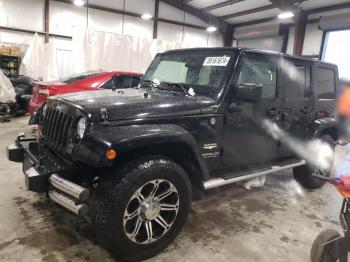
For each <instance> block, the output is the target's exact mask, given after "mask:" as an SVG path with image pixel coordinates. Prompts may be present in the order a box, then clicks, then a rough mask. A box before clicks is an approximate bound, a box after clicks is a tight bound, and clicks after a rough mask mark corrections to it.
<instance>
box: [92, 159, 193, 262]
mask: <svg viewBox="0 0 350 262" xmlns="http://www.w3.org/2000/svg"><path fill="white" fill-rule="evenodd" d="M170 191H171V192H172V193H170V194H169V193H167V192H170ZM165 195H167V196H165ZM191 195H192V192H191V184H190V181H189V179H188V177H187V175H186V173H185V171H184V170H183V169H182V167H181V166H179V165H178V164H176V163H175V162H173V161H171V160H169V159H167V158H163V157H143V158H140V159H137V160H133V161H130V162H128V163H127V164H126V165H125V166H123V167H119V168H117V169H115V170H113V171H112V172H111V174H109V175H107V177H106V178H102V181H101V182H100V183H99V184H98V186H97V189H96V192H95V195H94V197H93V200H92V203H91V220H92V225H93V230H94V232H95V234H96V236H97V239H98V241H99V242H100V243H101V244H102V245H103V246H105V247H106V248H107V249H108V250H109V251H110V252H111V253H112V254H113V255H114V256H115V258H116V259H117V260H118V261H120V260H122V261H140V260H144V259H147V258H150V257H152V256H154V255H156V254H157V253H159V252H160V251H161V250H163V249H164V248H166V247H167V246H168V245H169V244H170V243H171V242H172V241H173V240H174V239H175V237H176V236H177V235H178V234H179V232H180V231H181V229H182V227H183V226H184V224H185V222H186V219H187V216H188V213H189V210H190V206H191ZM147 201H148V202H147ZM169 209H171V210H169ZM164 222H165V223H164ZM136 232H137V233H136Z"/></svg>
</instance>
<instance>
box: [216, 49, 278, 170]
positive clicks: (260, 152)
mask: <svg viewBox="0 0 350 262" xmlns="http://www.w3.org/2000/svg"><path fill="white" fill-rule="evenodd" d="M278 60H279V57H278V56H271V55H263V54H258V53H253V52H246V53H245V54H243V57H242V59H241V61H240V66H239V67H238V68H239V73H238V74H237V77H236V79H235V81H234V82H235V83H234V86H233V87H232V88H231V89H232V90H230V93H229V96H228V97H232V98H231V99H230V98H229V101H228V104H229V105H231V106H229V107H228V109H227V111H226V113H225V123H224V136H223V152H222V162H223V164H224V166H225V167H230V168H232V167H237V168H240V169H245V170H246V169H248V170H255V169H257V168H258V167H269V166H271V164H272V162H273V160H274V159H276V158H277V157H278V142H277V141H276V140H274V139H273V138H272V137H271V135H270V134H268V133H267V132H266V129H265V128H264V127H263V125H262V124H261V121H263V120H266V119H268V120H271V121H272V122H275V123H277V122H278V121H279V114H280V110H281V103H280V100H279V98H278V97H279V95H278V93H279V90H278V85H277V72H278ZM247 84H250V85H251V84H255V85H261V86H262V97H261V100H260V101H259V102H254V103H251V102H243V101H240V99H237V98H236V97H235V93H236V90H237V89H238V88H239V87H240V86H243V85H247ZM233 103H235V104H236V105H237V106H236V107H232V105H233Z"/></svg>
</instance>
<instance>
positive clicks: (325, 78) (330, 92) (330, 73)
mask: <svg viewBox="0 0 350 262" xmlns="http://www.w3.org/2000/svg"><path fill="white" fill-rule="evenodd" d="M315 76H316V79H315V80H316V81H315V87H314V95H315V97H316V98H317V99H334V98H335V72H334V70H332V69H329V68H324V67H319V68H317V69H316V75H315Z"/></svg>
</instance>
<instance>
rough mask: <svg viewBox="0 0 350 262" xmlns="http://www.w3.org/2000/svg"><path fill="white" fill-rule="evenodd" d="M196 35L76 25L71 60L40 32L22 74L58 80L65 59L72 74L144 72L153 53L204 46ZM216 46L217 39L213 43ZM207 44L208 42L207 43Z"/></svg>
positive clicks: (35, 37) (29, 49)
mask: <svg viewBox="0 0 350 262" xmlns="http://www.w3.org/2000/svg"><path fill="white" fill-rule="evenodd" d="M196 37H197V35H194V36H193V37H192V38H190V39H188V40H186V39H185V40H186V41H184V43H179V42H167V41H164V40H160V39H148V38H142V37H136V36H121V35H118V34H114V33H109V32H102V31H96V30H92V29H86V30H81V29H78V28H76V29H75V32H74V34H73V39H72V42H71V49H72V52H71V56H72V57H71V59H60V57H59V56H60V50H61V49H60V48H59V47H58V44H56V41H54V39H52V40H50V43H49V44H45V43H44V42H43V40H42V38H40V37H39V36H38V35H35V36H34V38H33V41H32V43H31V44H30V47H29V48H28V51H27V52H26V55H25V57H24V58H23V60H22V65H21V68H20V73H21V74H23V75H27V76H30V77H32V78H34V79H40V78H42V79H43V80H45V81H50V80H56V79H58V78H59V77H60V76H61V75H60V73H62V71H63V70H59V69H61V68H62V65H61V64H59V63H62V61H69V62H70V63H72V65H69V66H67V68H72V72H71V73H81V72H85V71H90V70H106V71H112V70H113V71H114V70H115V71H131V72H139V73H144V72H145V70H146V69H147V67H148V66H149V64H150V63H151V61H152V59H153V58H154V56H155V55H156V54H157V53H159V52H164V51H166V50H170V49H178V48H186V47H196V46H204V44H203V41H199V40H198V39H197V38H198V37H197V38H196ZM213 45H216V42H215V41H214V42H213ZM205 46H206V45H205Z"/></svg>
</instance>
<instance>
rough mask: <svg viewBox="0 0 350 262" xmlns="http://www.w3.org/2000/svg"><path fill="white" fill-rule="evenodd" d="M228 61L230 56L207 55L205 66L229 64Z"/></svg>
mask: <svg viewBox="0 0 350 262" xmlns="http://www.w3.org/2000/svg"><path fill="white" fill-rule="evenodd" d="M228 61H230V57H229V56H212V57H206V58H205V60H204V63H203V66H227V64H228Z"/></svg>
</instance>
